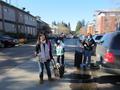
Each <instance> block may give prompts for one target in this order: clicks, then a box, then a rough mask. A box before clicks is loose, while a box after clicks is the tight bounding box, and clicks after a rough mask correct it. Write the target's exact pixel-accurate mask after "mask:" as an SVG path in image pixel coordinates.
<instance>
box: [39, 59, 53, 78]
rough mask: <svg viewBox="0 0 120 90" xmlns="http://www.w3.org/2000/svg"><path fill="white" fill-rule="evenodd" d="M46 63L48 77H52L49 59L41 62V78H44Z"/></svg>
mask: <svg viewBox="0 0 120 90" xmlns="http://www.w3.org/2000/svg"><path fill="white" fill-rule="evenodd" d="M44 65H45V67H46V70H47V75H48V78H51V70H50V61H49V60H48V61H47V62H44V63H41V62H40V67H41V72H40V75H39V77H40V79H43V72H44Z"/></svg>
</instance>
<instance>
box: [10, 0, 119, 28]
mask: <svg viewBox="0 0 120 90" xmlns="http://www.w3.org/2000/svg"><path fill="white" fill-rule="evenodd" d="M11 3H12V4H13V5H15V6H17V7H19V8H22V7H26V11H30V13H32V14H33V15H35V16H36V15H38V16H40V17H41V19H42V20H43V21H45V22H47V23H49V24H51V22H52V21H56V22H61V21H64V22H66V23H68V22H70V24H71V28H72V29H75V27H76V23H77V22H78V20H82V19H84V20H85V21H86V22H88V21H90V22H91V21H92V20H93V19H94V18H93V14H94V13H95V10H103V9H114V8H120V0H11Z"/></svg>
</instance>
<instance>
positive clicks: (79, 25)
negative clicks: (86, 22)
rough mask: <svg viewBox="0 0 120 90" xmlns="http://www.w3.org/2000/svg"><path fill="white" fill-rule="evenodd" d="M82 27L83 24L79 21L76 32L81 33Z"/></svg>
mask: <svg viewBox="0 0 120 90" xmlns="http://www.w3.org/2000/svg"><path fill="white" fill-rule="evenodd" d="M81 27H82V23H81V21H78V22H77V25H76V30H75V31H76V32H77V31H79V30H80V28H81Z"/></svg>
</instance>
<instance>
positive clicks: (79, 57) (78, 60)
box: [74, 51, 83, 68]
mask: <svg viewBox="0 0 120 90" xmlns="http://www.w3.org/2000/svg"><path fill="white" fill-rule="evenodd" d="M82 57H83V53H82V52H79V51H75V61H74V66H75V67H77V68H80V65H81V64H82Z"/></svg>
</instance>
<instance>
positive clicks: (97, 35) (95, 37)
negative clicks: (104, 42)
mask: <svg viewBox="0 0 120 90" xmlns="http://www.w3.org/2000/svg"><path fill="white" fill-rule="evenodd" d="M102 37H103V34H96V35H94V36H93V39H94V41H95V42H96V43H99V42H100V39H101V38H102Z"/></svg>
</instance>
